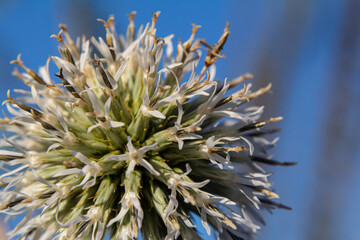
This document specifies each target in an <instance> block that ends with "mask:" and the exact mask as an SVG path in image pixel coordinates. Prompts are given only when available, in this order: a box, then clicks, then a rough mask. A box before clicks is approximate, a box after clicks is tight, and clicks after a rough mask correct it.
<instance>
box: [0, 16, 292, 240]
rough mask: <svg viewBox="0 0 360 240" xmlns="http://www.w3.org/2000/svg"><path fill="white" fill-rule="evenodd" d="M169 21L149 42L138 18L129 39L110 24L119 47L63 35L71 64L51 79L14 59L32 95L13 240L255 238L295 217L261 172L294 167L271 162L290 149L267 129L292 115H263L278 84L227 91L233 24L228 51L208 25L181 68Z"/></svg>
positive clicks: (12, 143) (21, 129)
mask: <svg viewBox="0 0 360 240" xmlns="http://www.w3.org/2000/svg"><path fill="white" fill-rule="evenodd" d="M158 15H159V12H157V13H154V14H153V18H152V22H151V23H150V24H147V25H146V26H145V27H143V26H141V27H140V28H139V30H138V31H137V32H136V29H135V24H134V13H131V14H130V15H129V16H130V17H129V18H130V24H129V26H128V29H127V32H126V35H125V36H122V35H118V34H117V32H116V30H115V26H114V18H113V17H110V18H109V19H108V20H107V21H104V20H99V21H101V22H102V23H103V24H104V26H105V30H106V37H105V39H103V38H101V37H100V38H98V39H96V38H94V37H92V38H90V39H86V37H81V38H78V39H76V40H73V39H72V38H71V36H70V35H69V33H68V30H67V27H66V26H65V25H60V28H61V31H60V32H59V34H58V35H53V37H54V38H56V39H57V40H58V42H59V43H60V46H59V52H60V56H54V57H51V59H50V58H49V59H48V61H47V63H46V65H45V66H43V67H41V68H40V69H39V71H38V72H35V71H34V70H31V69H29V68H28V67H27V66H26V65H25V64H24V63H23V62H22V61H21V58H20V55H19V56H18V58H17V60H14V61H12V63H14V64H16V65H18V66H19V67H20V68H21V69H23V72H22V73H20V71H18V70H15V71H14V75H15V76H16V77H18V78H19V79H20V80H21V81H23V82H24V84H26V85H27V86H28V87H29V90H28V91H27V90H14V92H15V94H17V95H19V96H18V97H16V98H15V97H12V95H13V94H12V93H11V94H10V91H9V92H8V100H6V101H5V102H4V104H5V106H6V108H7V111H8V112H9V113H10V114H11V115H12V117H9V116H7V115H5V118H4V119H2V120H1V124H2V129H3V130H6V131H7V132H8V134H6V136H5V135H4V137H3V139H2V141H1V146H2V150H0V160H1V163H0V168H1V169H2V170H3V171H4V173H3V174H2V175H1V176H0V184H1V187H2V191H1V192H0V199H1V203H0V212H1V213H5V214H7V215H8V216H10V217H12V216H17V215H22V216H24V217H23V219H22V220H21V221H20V222H19V223H18V225H17V226H16V227H15V228H14V229H13V230H12V231H11V232H9V237H10V238H21V239H43V240H45V239H59V240H60V239H93V240H100V239H103V238H104V237H105V236H106V235H107V234H109V235H110V238H111V239H114V240H115V239H123V240H124V239H135V238H138V237H139V236H140V235H139V234H140V233H141V234H142V236H143V237H144V238H145V239H177V238H179V237H180V236H181V238H182V239H200V235H199V232H198V230H199V229H200V228H203V229H204V230H205V231H206V232H207V234H208V235H209V236H210V235H213V236H217V237H218V238H219V239H239V238H241V239H252V238H253V236H254V235H255V234H256V232H257V230H258V229H259V228H260V227H259V224H264V222H263V220H262V218H261V217H260V211H261V210H262V209H272V208H273V207H280V208H285V206H283V205H281V204H277V203H275V202H274V201H273V200H272V199H273V198H278V195H276V194H275V193H274V192H272V190H271V184H270V182H269V181H268V176H269V174H268V173H266V171H265V170H264V169H262V168H261V166H260V165H259V163H261V164H263V163H267V164H272V165H289V164H290V163H279V162H277V161H274V160H271V159H269V156H268V154H267V150H268V149H270V148H271V147H273V146H274V144H275V141H276V139H275V140H274V141H268V140H267V139H266V138H265V137H266V135H268V134H269V133H271V132H272V130H263V129H262V127H263V126H264V125H266V124H268V123H273V122H276V121H278V120H281V117H278V118H271V119H269V120H267V121H260V120H259V119H260V117H261V114H262V112H263V107H256V106H249V102H251V100H252V99H254V98H256V97H258V96H260V95H262V94H264V93H266V92H268V91H269V90H270V85H269V86H267V87H265V88H263V89H259V90H257V91H251V90H250V87H251V84H250V83H248V84H244V86H243V88H242V89H240V90H238V91H235V89H236V87H237V86H239V85H240V84H242V83H243V82H244V81H245V80H246V79H248V78H251V75H250V74H246V75H244V76H241V77H239V78H237V79H235V80H233V81H230V82H228V81H227V80H226V79H225V80H224V81H223V82H220V81H216V80H214V79H215V72H216V71H215V62H216V61H217V60H218V59H219V58H223V56H224V55H223V53H222V49H223V47H224V44H225V42H226V40H227V38H228V36H229V25H227V26H226V28H225V30H224V33H223V35H222V36H221V37H220V38H219V41H218V42H217V43H215V44H214V45H210V44H208V43H206V42H205V41H204V40H195V34H196V32H197V30H198V28H199V26H197V25H194V26H193V31H192V34H191V36H190V38H189V39H188V40H187V41H186V42H184V43H183V42H181V41H179V42H178V43H177V47H176V49H177V51H176V55H175V57H174V47H173V43H172V38H173V35H170V36H167V37H164V38H160V37H157V36H156V28H155V23H156V21H157V18H158ZM203 49H205V51H206V56H205V58H204V61H203V60H201V59H203V58H201V57H200V56H201V52H202V51H204V50H203ZM50 61H53V62H54V63H55V65H56V67H57V68H58V72H57V73H55V75H53V74H50V73H49V63H50ZM229 91H231V92H232V93H231V94H229V93H228V92H229ZM196 216H199V218H200V219H201V226H200V225H198V226H195V218H196Z"/></svg>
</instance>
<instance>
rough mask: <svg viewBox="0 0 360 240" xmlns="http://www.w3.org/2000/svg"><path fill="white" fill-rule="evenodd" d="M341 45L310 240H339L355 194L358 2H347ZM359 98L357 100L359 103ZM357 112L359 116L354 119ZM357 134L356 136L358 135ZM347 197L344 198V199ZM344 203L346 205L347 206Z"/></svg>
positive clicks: (310, 226) (329, 102)
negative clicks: (343, 215) (345, 212)
mask: <svg viewBox="0 0 360 240" xmlns="http://www.w3.org/2000/svg"><path fill="white" fill-rule="evenodd" d="M344 4H345V14H343V16H344V19H343V24H342V25H341V26H340V28H341V33H340V34H339V35H338V36H340V39H339V45H338V46H337V50H336V52H335V54H334V58H333V59H335V60H334V66H333V67H332V68H329V70H332V71H333V74H332V79H330V81H329V84H330V88H329V89H330V91H329V94H328V100H327V101H326V102H327V103H328V107H329V110H328V113H327V114H326V115H325V119H324V121H323V122H324V123H325V124H324V130H323V131H324V134H323V141H322V143H323V145H322V146H321V149H322V150H321V153H320V158H319V162H318V166H317V167H318V168H317V179H316V181H315V187H314V193H313V195H312V196H313V198H312V202H311V203H310V213H309V220H310V221H308V223H309V225H308V234H309V237H308V238H307V239H313V240H330V239H338V237H339V234H338V235H337V233H338V231H339V226H341V222H342V219H341V218H339V214H341V211H343V210H344V209H343V208H344V206H346V201H352V200H350V199H346V198H345V197H344V196H347V195H348V194H347V193H348V192H350V191H352V187H351V186H352V184H351V180H352V176H354V175H355V174H354V166H355V160H356V154H357V151H358V150H359V149H358V146H359V143H360V139H359V131H357V129H358V127H357V125H358V121H359V119H360V113H359V111H358V107H359V106H358V103H359V102H360V99H359V96H358V95H356V94H354V89H353V88H354V87H355V86H356V81H358V79H356V77H357V76H356V74H357V73H358V71H359V70H358V68H359V66H358V63H359V56H358V52H359V47H360V46H359V43H360V29H359V24H360V15H359V14H358V10H359V7H360V2H359V1H352V0H347V1H346V3H344ZM356 98H357V101H356ZM352 113H354V114H355V115H356V116H354V114H352ZM354 127H355V129H354ZM356 132H357V133H356ZM344 198H345V199H344ZM344 202H345V203H344Z"/></svg>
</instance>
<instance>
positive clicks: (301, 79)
mask: <svg viewBox="0 0 360 240" xmlns="http://www.w3.org/2000/svg"><path fill="white" fill-rule="evenodd" d="M133 10H135V11H137V15H136V24H137V26H139V25H140V24H145V23H147V22H149V21H150V20H151V16H152V15H151V13H152V12H154V11H158V10H160V11H161V15H160V17H159V21H158V23H157V29H158V34H157V35H158V36H167V35H169V34H171V33H175V39H174V40H175V41H176V39H177V38H181V39H184V40H185V39H187V38H188V37H189V34H190V32H191V23H196V24H200V25H202V28H201V29H200V30H199V32H198V35H197V37H200V38H206V39H207V40H208V43H215V42H216V41H217V39H218V37H219V36H220V35H221V33H222V32H223V28H224V26H225V24H226V21H229V22H230V31H231V34H230V38H229V40H228V42H227V44H226V46H225V49H224V54H225V55H226V59H225V60H224V59H220V60H219V61H218V64H217V78H219V79H224V78H225V77H228V78H229V79H232V78H235V77H237V76H238V75H240V74H244V73H247V72H250V73H252V74H254V75H255V78H254V79H253V80H252V81H253V84H254V85H255V87H263V86H265V85H267V83H268V82H272V84H273V88H272V92H273V93H272V94H268V95H266V96H263V97H262V98H261V99H259V100H258V101H257V104H259V105H266V113H265V115H266V116H267V117H269V116H279V115H280V116H284V120H283V121H282V122H281V123H279V124H277V126H281V128H282V131H281V132H280V133H278V134H277V135H278V136H279V137H280V141H279V142H278V144H277V147H276V149H275V151H274V158H275V159H277V160H280V161H295V162H298V165H297V166H295V167H272V168H269V171H271V172H273V173H274V174H273V176H272V177H271V180H272V181H273V182H274V188H275V190H276V192H277V193H278V194H279V195H280V196H281V199H280V200H281V202H282V203H284V204H286V205H289V206H291V207H292V208H293V210H292V211H286V210H276V211H274V212H273V214H269V213H264V216H265V219H266V222H267V226H265V227H263V229H262V230H261V231H260V233H259V237H258V239H259V240H272V239H277V240H303V239H308V240H322V239H323V240H325V239H326V240H332V239H334V240H335V239H345V240H358V239H360V204H359V203H360V202H359V199H360V187H359V184H360V174H359V170H360V165H359V164H360V128H359V124H360V107H359V105H360V1H359V0H338V1H336V0H271V1H264V0H251V1H250V0H233V1H230V0H228V1H224V0H223V1H220V0H219V1H211V0H207V1H205V0H204V1H203V0H199V1H189V0H181V1H173V0H171V1H165V0H164V1H160V0H158V1H145V0H144V1H139V0H132V1H116V0H114V1H104V0H102V1H100V0H97V1H96V0H90V1H82V0H59V1H50V0H31V1H30V0H0V101H3V100H5V99H6V91H7V90H8V89H13V88H23V86H22V83H21V82H20V81H19V80H17V79H15V77H13V76H12V75H11V72H12V69H13V67H14V66H12V65H10V64H9V62H10V61H11V60H13V59H15V58H16V56H17V54H18V53H22V60H23V61H24V62H25V63H26V64H27V66H29V67H30V68H33V69H38V67H39V66H40V65H44V64H45V62H46V59H47V57H48V56H49V55H57V54H58V53H57V41H56V40H55V39H50V38H49V37H50V35H51V34H54V33H57V32H58V31H59V28H58V24H59V23H65V24H67V26H68V28H69V30H70V32H71V33H72V35H73V36H78V35H81V34H86V35H87V36H91V35H95V36H98V35H104V32H105V31H104V29H103V27H102V24H101V23H98V22H97V21H96V19H97V18H103V19H106V18H107V17H108V16H109V15H110V14H114V15H115V17H116V25H117V29H118V32H125V30H126V26H127V23H128V20H127V14H128V13H130V12H131V11H133ZM53 73H55V72H53ZM0 219H1V218H0ZM11 224H15V223H14V222H10V225H11ZM4 228H5V229H9V228H11V227H10V226H9V223H8V224H4ZM4 228H1V227H0V232H4V231H6V230H3V229H4ZM2 236H3V235H2ZM3 238H4V237H3ZM3 238H2V237H1V236H0V239H3Z"/></svg>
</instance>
